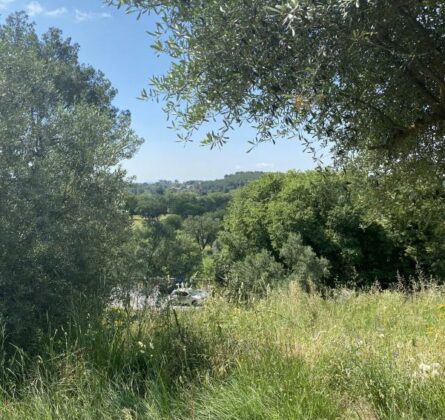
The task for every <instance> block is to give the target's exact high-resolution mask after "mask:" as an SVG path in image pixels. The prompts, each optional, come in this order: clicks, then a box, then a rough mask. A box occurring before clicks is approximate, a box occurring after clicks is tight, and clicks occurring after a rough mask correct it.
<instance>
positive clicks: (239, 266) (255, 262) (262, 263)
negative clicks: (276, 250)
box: [227, 250, 285, 300]
mask: <svg viewBox="0 0 445 420" xmlns="http://www.w3.org/2000/svg"><path fill="white" fill-rule="evenodd" d="M284 280H285V272H284V268H283V266H282V265H281V264H280V263H278V262H277V261H275V258H273V256H272V255H271V254H270V253H269V252H268V251H266V250H261V251H260V252H258V253H257V254H249V255H247V256H246V257H245V258H244V259H243V260H241V261H237V262H235V263H233V265H232V267H231V269H230V271H229V273H228V279H227V287H228V290H229V292H230V295H231V296H232V297H234V298H238V299H239V300H247V299H249V298H254V297H265V296H266V295H267V293H268V291H269V290H270V289H271V288H272V287H273V286H274V285H276V284H277V283H280V282H283V281H284Z"/></svg>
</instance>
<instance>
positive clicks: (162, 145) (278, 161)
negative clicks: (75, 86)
mask: <svg viewBox="0 0 445 420" xmlns="http://www.w3.org/2000/svg"><path fill="white" fill-rule="evenodd" d="M19 10H25V11H26V12H27V13H28V15H29V16H30V19H31V20H33V21H34V22H35V23H36V29H37V32H38V33H40V34H41V33H44V32H45V31H46V30H47V29H48V28H49V27H58V28H60V29H62V31H63V33H64V35H65V36H66V37H70V38H72V40H73V42H76V43H78V44H79V45H80V53H79V59H80V61H81V62H82V63H85V64H90V65H92V66H93V67H94V68H96V69H99V70H102V71H103V72H104V73H105V75H106V77H107V78H108V79H109V80H110V81H111V82H112V84H113V86H114V87H115V88H117V89H118V91H119V93H118V95H117V97H116V99H115V105H116V106H118V107H119V108H120V109H128V110H130V111H131V114H132V121H133V128H134V129H135V131H136V132H137V134H138V135H139V136H141V137H143V138H144V139H145V142H144V144H143V145H142V146H141V147H140V149H139V151H138V153H137V154H136V156H135V157H134V158H132V159H131V160H129V161H126V162H124V163H123V166H124V167H125V168H126V169H127V171H128V174H129V175H130V176H134V177H136V180H137V181H138V182H154V181H156V180H159V179H168V180H175V179H177V180H179V181H186V180H191V179H203V180H204V179H217V178H222V177H223V176H224V175H226V174H231V173H234V172H238V171H287V170H290V169H296V170H305V169H310V168H313V167H314V166H315V165H314V163H313V159H312V155H311V154H309V153H305V152H304V151H303V147H302V146H301V145H300V144H299V143H298V142H297V141H292V140H283V139H282V140H278V141H277V143H276V144H275V145H273V144H272V143H264V144H261V145H259V146H258V147H256V148H255V149H254V150H252V151H251V152H250V153H247V151H248V150H249V148H250V145H249V144H248V141H249V140H251V139H252V138H253V137H254V130H253V128H251V127H247V126H246V127H241V128H237V129H236V130H234V131H233V132H232V134H231V138H230V140H229V142H228V143H227V144H226V145H224V146H223V147H222V148H221V149H217V148H214V149H212V150H211V149H210V148H209V147H206V146H201V145H200V143H199V138H197V139H195V141H194V142H193V143H187V144H184V143H181V142H178V141H177V138H176V133H175V131H173V130H171V129H169V128H168V126H169V122H168V121H167V118H166V115H165V114H164V113H163V111H162V104H159V103H156V102H154V101H141V100H139V99H137V98H138V96H139V95H140V92H141V90H142V89H143V88H148V87H149V80H150V77H152V76H154V75H158V74H163V73H165V72H166V71H167V70H168V68H169V60H168V58H167V57H158V56H157V54H156V53H155V52H154V51H153V50H152V49H151V48H150V44H151V40H150V37H149V35H148V34H147V33H146V31H150V30H152V29H153V28H154V22H155V17H150V16H143V17H142V18H141V19H140V20H136V17H135V16H134V15H126V14H125V12H124V11H123V10H122V9H121V10H118V9H116V8H113V7H108V6H105V5H104V4H103V3H102V1H101V0H40V1H31V0H0V23H2V22H3V21H4V19H5V17H6V16H7V15H8V14H10V13H12V12H15V11H19Z"/></svg>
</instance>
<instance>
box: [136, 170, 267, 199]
mask: <svg viewBox="0 0 445 420" xmlns="http://www.w3.org/2000/svg"><path fill="white" fill-rule="evenodd" d="M261 175H263V172H258V171H257V172H236V173H234V174H230V175H224V178H223V179H215V180H212V181H193V180H192V181H185V182H179V181H166V180H160V181H157V182H154V183H148V182H144V183H134V184H132V185H131V186H130V192H131V193H133V194H142V193H143V192H151V193H154V194H164V193H165V192H166V191H190V192H195V193H198V194H204V195H205V194H210V193H228V192H230V191H232V190H236V189H238V188H241V187H243V186H245V185H247V184H248V183H250V182H252V181H255V180H257V179H258V178H260V177H261ZM215 197H216V195H215Z"/></svg>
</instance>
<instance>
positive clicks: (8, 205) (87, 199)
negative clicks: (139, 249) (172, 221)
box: [0, 14, 140, 350]
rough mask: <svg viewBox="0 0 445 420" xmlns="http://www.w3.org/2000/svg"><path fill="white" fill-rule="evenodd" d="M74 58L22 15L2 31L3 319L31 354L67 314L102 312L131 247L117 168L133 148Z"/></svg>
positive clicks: (100, 82) (72, 50)
mask: <svg viewBox="0 0 445 420" xmlns="http://www.w3.org/2000/svg"><path fill="white" fill-rule="evenodd" d="M77 54H78V46H77V45H75V44H72V43H71V42H70V40H69V39H68V40H64V39H63V38H62V35H61V33H60V31H59V30H57V29H51V30H50V31H49V32H48V33H46V34H44V35H43V36H42V37H41V38H39V37H38V36H37V34H36V32H35V29H34V26H33V25H31V24H30V23H29V22H28V21H27V19H26V18H25V17H24V15H22V14H16V15H12V16H10V17H9V18H8V19H7V21H6V23H5V24H4V25H2V26H0V98H1V101H0V168H1V169H0V197H1V200H0V316H1V318H2V319H3V321H4V322H5V325H6V333H7V336H8V339H9V340H10V341H12V342H14V343H15V344H19V345H24V346H26V347H27V348H28V349H29V350H31V349H33V348H34V347H33V346H34V345H35V344H36V342H37V340H38V339H39V336H40V335H41V334H42V331H44V330H45V329H46V328H47V327H49V326H51V327H52V328H54V329H57V328H59V327H60V326H61V325H62V324H63V323H64V322H65V321H67V318H68V316H69V312H70V310H71V308H72V307H73V305H75V306H76V310H79V309H80V308H81V307H83V308H84V311H85V313H86V312H88V311H90V312H91V313H92V311H98V310H100V309H101V307H102V304H103V303H104V301H105V300H106V299H107V297H108V294H109V291H110V288H111V287H112V286H113V285H114V284H115V283H116V282H117V281H118V280H119V278H120V276H121V274H120V270H121V268H122V263H123V262H122V252H121V249H122V248H121V244H122V243H124V242H125V241H127V240H128V233H129V230H128V222H129V220H128V216H127V214H126V213H125V211H124V198H125V197H124V193H125V189H126V181H125V172H124V171H123V170H122V169H121V168H120V166H119V162H120V161H121V160H122V159H125V158H129V157H131V155H132V154H133V152H134V150H135V148H136V146H137V145H138V143H139V142H140V140H139V139H138V138H137V137H136V135H135V134H134V133H133V131H132V130H131V128H130V116H129V114H128V113H127V112H122V113H121V112H118V110H117V109H116V108H115V107H114V106H113V105H112V101H113V98H114V96H115V93H116V92H115V90H114V89H113V88H112V87H111V85H110V82H109V81H108V80H106V79H105V78H104V76H103V74H102V73H100V72H97V71H95V70H94V69H93V68H91V67H88V66H84V65H81V64H80V63H79V62H78V57H77ZM93 302H94V303H93ZM79 305H81V306H79ZM88 308H89V309H88ZM59 331H60V330H59Z"/></svg>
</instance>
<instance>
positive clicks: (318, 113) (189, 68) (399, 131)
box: [108, 0, 445, 172]
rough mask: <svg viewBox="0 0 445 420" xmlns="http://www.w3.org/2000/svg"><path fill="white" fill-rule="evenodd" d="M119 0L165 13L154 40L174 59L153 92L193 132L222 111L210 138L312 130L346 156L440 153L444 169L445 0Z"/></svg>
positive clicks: (393, 158)
mask: <svg viewBox="0 0 445 420" xmlns="http://www.w3.org/2000/svg"><path fill="white" fill-rule="evenodd" d="M108 3H111V4H115V5H118V6H123V5H125V6H126V7H128V8H129V9H130V10H137V11H139V13H146V12H152V11H154V12H155V13H157V14H158V15H159V16H160V22H158V24H157V27H156V30H155V31H154V32H153V34H152V35H153V36H154V37H155V41H154V44H153V47H154V49H155V50H156V51H158V52H159V53H165V54H168V55H169V56H170V57H172V66H171V68H170V71H169V72H168V73H167V74H166V75H164V76H161V77H155V78H153V80H152V86H153V88H152V90H151V91H150V92H149V93H147V92H145V91H143V93H142V96H145V97H148V96H155V97H156V96H160V97H162V98H166V106H165V108H166V111H167V112H168V113H169V114H171V115H172V116H174V117H175V118H176V120H177V126H178V127H180V128H182V129H183V131H184V134H181V136H182V138H184V139H185V140H188V139H190V138H191V136H192V134H193V133H194V131H195V130H196V129H197V128H198V127H199V126H200V125H202V124H203V123H205V122H206V121H208V120H209V119H211V118H212V117H214V116H217V117H218V118H219V119H222V125H221V129H220V130H219V131H217V132H213V131H212V132H210V133H208V134H207V137H206V139H205V140H204V142H205V143H210V144H212V145H214V144H218V143H223V142H225V141H226V134H227V132H228V131H229V129H230V128H231V127H233V126H236V125H237V124H239V123H241V122H243V121H247V122H249V123H250V124H254V125H255V126H256V127H257V133H258V135H257V141H266V140H274V139H275V136H276V135H278V136H286V135H296V134H298V135H299V136H300V137H304V136H305V133H306V134H309V140H310V137H311V136H313V137H314V138H316V139H320V140H322V141H332V142H333V144H334V146H335V152H336V155H337V157H338V158H343V157H346V156H348V154H349V152H354V151H359V152H363V151H367V152H370V156H371V157H373V159H374V162H375V163H376V164H378V165H379V166H381V165H382V164H385V163H388V162H395V163H398V162H400V159H406V158H407V157H410V158H411V159H413V160H416V159H417V158H420V159H422V158H423V157H425V156H430V157H431V158H432V160H433V161H435V162H436V164H439V165H441V168H442V172H443V168H444V141H443V140H444V135H445V79H444V73H445V64H444V63H445V43H444V42H443V38H444V36H445V5H444V3H443V1H442V0H429V1H418V0H394V1H384V0H341V1H339V0H323V1H316V0H298V1H297V0H287V1H283V0H282V1H278V2H277V1H276V0H248V1H244V0H235V1H230V2H224V4H223V3H221V1H218V0H209V1H184V0H161V1H158V0H156V1H155V0H109V1H108ZM309 140H308V141H309Z"/></svg>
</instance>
